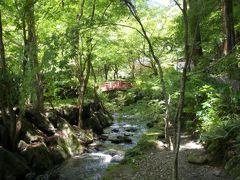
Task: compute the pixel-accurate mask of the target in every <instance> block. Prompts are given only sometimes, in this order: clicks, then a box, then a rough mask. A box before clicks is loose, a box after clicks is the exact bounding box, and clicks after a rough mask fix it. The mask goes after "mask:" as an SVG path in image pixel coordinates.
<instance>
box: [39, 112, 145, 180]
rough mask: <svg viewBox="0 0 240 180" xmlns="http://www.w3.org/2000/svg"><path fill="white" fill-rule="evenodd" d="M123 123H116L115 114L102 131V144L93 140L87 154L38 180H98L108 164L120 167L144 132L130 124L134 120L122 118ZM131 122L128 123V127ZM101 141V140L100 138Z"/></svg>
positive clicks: (127, 117) (66, 162)
mask: <svg viewBox="0 0 240 180" xmlns="http://www.w3.org/2000/svg"><path fill="white" fill-rule="evenodd" d="M123 118H124V119H125V120H126V121H125V122H124V121H122V122H118V119H119V116H118V114H114V119H115V121H114V123H113V124H112V126H110V127H109V128H107V129H105V130H104V134H103V135H102V137H105V138H106V137H108V138H107V139H105V140H101V139H100V140H96V141H94V142H93V143H92V144H91V145H90V146H89V148H88V150H87V152H85V153H83V154H80V155H76V156H74V157H72V158H70V159H68V160H66V161H65V162H64V163H62V164H61V165H58V166H56V167H55V168H54V169H53V170H51V171H50V172H48V173H47V174H45V175H44V177H43V178H40V179H58V180H86V179H92V180H98V179H101V177H102V175H103V173H104V171H105V170H106V168H107V167H108V166H109V165H110V164H114V163H119V162H120V161H121V160H122V159H123V158H124V155H125V152H126V150H127V149H129V148H132V147H134V146H135V145H136V144H137V141H138V140H139V138H140V136H141V134H142V133H143V132H144V131H145V128H144V127H143V126H141V125H137V124H133V123H134V116H127V115H126V116H123ZM128 122H131V123H128ZM102 139H104V138H102Z"/></svg>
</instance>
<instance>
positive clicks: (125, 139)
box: [109, 136, 132, 144]
mask: <svg viewBox="0 0 240 180" xmlns="http://www.w3.org/2000/svg"><path fill="white" fill-rule="evenodd" d="M109 141H111V142H112V143H115V144H120V143H132V139H130V138H129V137H128V136H117V137H112V138H110V139H109Z"/></svg>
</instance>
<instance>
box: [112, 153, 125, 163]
mask: <svg viewBox="0 0 240 180" xmlns="http://www.w3.org/2000/svg"><path fill="white" fill-rule="evenodd" d="M123 159H124V156H123V155H121V154H116V155H114V156H113V157H112V159H111V162H120V161H122V160H123Z"/></svg>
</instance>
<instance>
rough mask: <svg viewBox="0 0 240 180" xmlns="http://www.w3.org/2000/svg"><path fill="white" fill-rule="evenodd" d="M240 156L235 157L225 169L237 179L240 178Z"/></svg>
mask: <svg viewBox="0 0 240 180" xmlns="http://www.w3.org/2000/svg"><path fill="white" fill-rule="evenodd" d="M239 162H240V156H237V157H233V158H232V159H230V160H229V161H228V162H227V163H226V165H225V169H226V170H227V171H228V172H229V173H230V174H231V175H232V176H234V177H235V178H240V164H239Z"/></svg>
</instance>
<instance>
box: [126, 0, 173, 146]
mask: <svg viewBox="0 0 240 180" xmlns="http://www.w3.org/2000/svg"><path fill="white" fill-rule="evenodd" d="M123 1H124V2H125V4H126V5H127V7H128V9H129V11H130V12H131V14H132V16H133V17H134V18H135V20H136V21H137V22H138V24H139V26H140V27H141V30H142V33H141V35H142V36H143V38H144V39H145V40H146V42H147V44H148V48H149V52H150V54H151V56H152V58H153V60H154V61H155V63H156V65H157V68H158V75H159V79H160V85H161V87H162V93H163V97H164V104H165V107H166V112H165V139H166V142H167V144H168V147H169V148H172V146H173V144H172V143H173V142H172V139H171V138H170V134H169V128H170V126H171V121H170V119H171V118H170V111H169V110H170V107H169V95H168V94H167V90H166V83H165V81H164V78H163V77H164V74H163V68H162V64H161V61H160V59H159V58H158V57H157V56H156V54H155V51H154V48H153V44H152V41H151V39H150V38H149V36H148V34H147V31H146V29H145V27H144V25H143V23H142V21H141V19H140V17H139V15H138V13H137V10H136V7H135V5H134V4H133V3H132V1H131V0H123Z"/></svg>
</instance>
